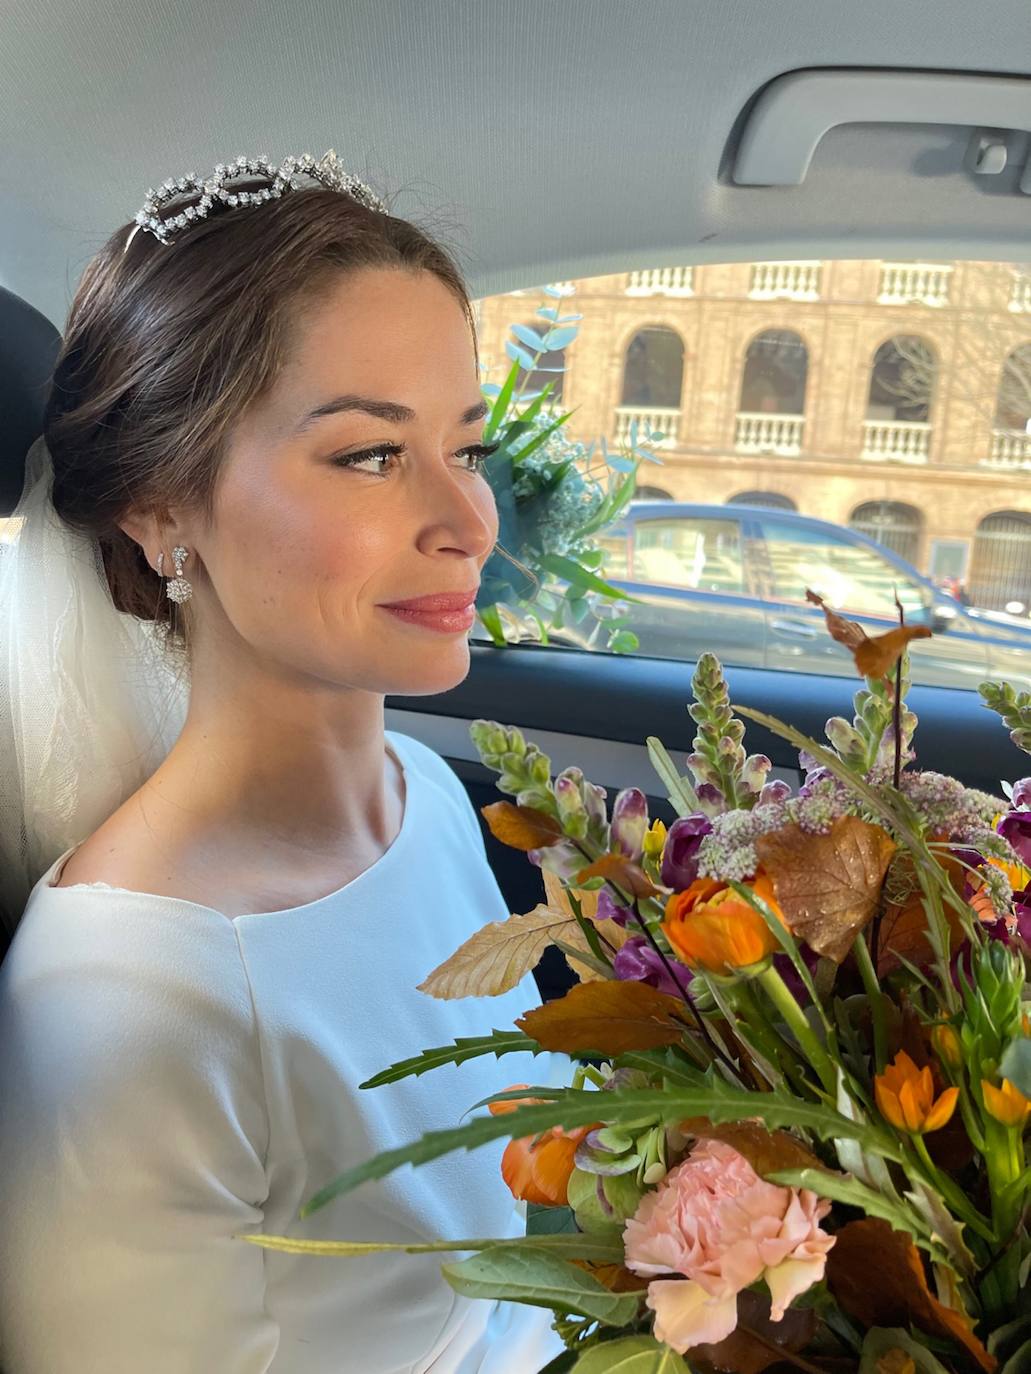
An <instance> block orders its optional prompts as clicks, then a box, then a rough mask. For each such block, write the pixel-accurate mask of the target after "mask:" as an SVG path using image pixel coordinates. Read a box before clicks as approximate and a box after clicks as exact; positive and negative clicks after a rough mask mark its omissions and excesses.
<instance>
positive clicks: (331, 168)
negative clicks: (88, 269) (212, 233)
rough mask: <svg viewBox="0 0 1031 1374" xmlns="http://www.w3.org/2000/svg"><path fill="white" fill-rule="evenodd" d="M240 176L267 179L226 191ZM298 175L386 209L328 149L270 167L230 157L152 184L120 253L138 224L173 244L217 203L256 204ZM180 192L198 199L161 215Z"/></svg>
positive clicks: (294, 186)
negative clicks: (204, 170)
mask: <svg viewBox="0 0 1031 1374" xmlns="http://www.w3.org/2000/svg"><path fill="white" fill-rule="evenodd" d="M240 177H247V178H249V179H251V180H253V179H255V178H266V179H267V180H268V181H270V182H271V183H272V184H271V185H270V186H264V187H261V188H260V189H259V190H256V191H255V190H252V191H234V190H231V189H230V188H229V186H228V185H227V182H229V181H235V180H238V179H239V178H240ZM300 177H310V178H312V179H313V180H314V181H317V182H320V183H321V184H322V185H323V186H326V187H328V188H329V190H331V191H343V192H344V193H345V194H346V195H349V196H351V197H352V199H354V200H357V201H358V202H359V203H360V204H362V205H365V206H367V207H368V208H369V209H370V210H380V211H382V212H383V213H384V214H385V213H386V210H387V207H386V205H384V203H383V201H382V200H380V198H379V197H378V196H377V195H376V194H375V193H374V192H373V191H371V190H370V189H369V187H368V186H366V184H365V183H364V182H363V181H359V180H358V178H357V177H356V176H352V175H351V173H350V172H346V171H345V170H344V168H343V167H342V166H341V164H340V162H339V160H338V159H337V155H336V153H335V152H334V151H333V149H332V148H330V149H329V151H328V152H327V153H325V154H324V155H323V157H321V158H320V159H319V161H318V162H316V161H315V159H314V158H313V157H312V155H311V153H304V154H302V156H301V157H285V158H284V159H283V161H282V162H281V163H280V164H279V166H278V167H273V166H272V164H271V162H270V161H269V160H268V158H267V157H238V158H237V159H236V161H235V162H229V163H224V162H220V163H219V164H218V166H217V167H216V168H215V170H214V172H212V174H211V175H210V176H209V177H207V178H206V179H205V180H203V181H201V180H200V179H199V178H198V177H196V176H194V174H193V173H192V172H188V173H187V174H186V176H183V177H178V178H169V180H168V181H165V182H162V184H161V185H160V186H159V187H158V188H157V189H156V190H155V189H154V187H151V188H150V189H149V190H148V191H147V198H146V200H145V201H144V202H143V208H142V209H141V210H139V211H138V212H137V214H136V216H135V220H136V224H135V227H134V228H133V230H132V232H131V233H130V234H129V237H128V238H127V239H126V241H125V248H124V249H123V250H122V251H123V253H124V252H126V251H127V250H128V248H129V244H130V243H132V241H133V239H134V238H135V236H136V234H137V233H138V232H139V231H140V230H141V229H145V230H146V231H147V232H148V233H151V234H153V235H154V237H155V238H156V239H158V240H159V241H160V242H161V243H165V244H168V243H173V242H174V241H175V231H176V230H179V229H184V228H185V227H186V226H187V225H188V224H194V223H195V222H196V221H197V220H201V219H205V218H206V217H207V215H208V214H209V212H210V211H211V210H212V209H213V208H214V207H215V206H216V205H219V204H221V206H223V207H228V208H229V209H233V210H235V209H238V208H239V207H241V206H252V205H261V204H263V203H264V202H265V201H269V200H278V199H279V197H280V196H281V195H283V194H284V193H285V192H287V191H291V190H293V191H298V190H301V188H302V185H303V183H302V182H301V181H300V180H299V178H300ZM184 195H199V196H200V200H199V201H198V203H197V204H196V205H188V206H187V207H186V208H185V210H183V211H181V212H180V213H179V214H177V215H172V216H170V217H169V218H168V219H165V220H163V219H161V218H160V216H159V214H158V211H159V210H160V209H162V207H163V206H165V205H167V204H168V203H169V202H170V201H172V200H176V199H178V198H179V197H180V196H184Z"/></svg>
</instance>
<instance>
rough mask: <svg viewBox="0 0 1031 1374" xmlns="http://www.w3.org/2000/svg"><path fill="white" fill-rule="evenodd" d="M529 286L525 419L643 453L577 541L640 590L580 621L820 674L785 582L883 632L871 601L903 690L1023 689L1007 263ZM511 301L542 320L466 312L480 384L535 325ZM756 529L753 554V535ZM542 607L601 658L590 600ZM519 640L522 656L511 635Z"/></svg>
mask: <svg viewBox="0 0 1031 1374" xmlns="http://www.w3.org/2000/svg"><path fill="white" fill-rule="evenodd" d="M550 285H551V286H553V287H554V288H555V289H556V290H558V291H559V292H560V294H561V295H562V296H563V297H568V299H563V300H562V301H561V310H562V313H563V315H565V314H566V313H568V314H570V315H573V316H574V318H575V319H576V321H577V324H576V336H575V338H572V339H571V340H569V341H567V343H566V344H564V345H563V346H561V347H558V348H556V347H554V339H552V340H551V345H550V346H547V345H546V346H545V349H544V350H543V351H542V352H541V353H540V355H539V357H538V358H537V361H536V363H533V364H532V366H533V367H534V368H536V369H538V370H536V371H534V372H533V373H532V378H533V380H534V383H535V386H536V387H537V388H538V389H539V387H540V386H543V385H544V384H546V383H549V382H550V383H553V384H555V387H556V390H555V403H554V404H553V405H552V406H551V407H550V409H549V410H548V413H549V414H550V415H551V416H552V417H553V418H557V417H558V416H559V415H560V414H566V413H567V412H571V413H570V414H569V418H568V420H567V421H566V422H565V425H564V428H563V433H564V434H566V435H568V437H569V439H570V440H572V441H575V442H576V443H577V444H580V445H583V446H584V447H585V448H587V447H590V446H592V445H595V444H596V443H597V441H599V440H601V441H603V443H604V444H607V446H608V448H609V450H611V451H612V452H613V453H618V452H620V451H622V452H623V453H624V455H625V454H626V453H627V452H628V451H629V449H628V444H629V439H630V436H631V435H632V434H636V435H637V436H638V439H641V436H642V435H643V436H647V435H648V434H650V433H652V432H661V435H662V436H663V437H662V438H659V439H656V440H655V441H653V442H649V441H648V440H647V439H645V443H646V444H647V446H648V447H649V448H650V450H651V452H652V454H653V456H654V458H655V459H656V460H658V461H656V462H654V463H651V462H648V463H643V464H642V466H641V468H640V469H639V471H638V474H637V481H638V488H637V495H638V496H639V497H640V498H642V501H641V502H639V503H638V506H637V511H636V513H634V518H633V519H625V514H626V513H625V512H624V513H623V514H621V515H620V516H618V518H619V519H620V520H621V521H624V523H622V524H621V526H620V533H619V535H618V537H617V536H616V534H615V533H614V532H613V534H612V535H611V537H610V536H609V535H607V534H606V531H605V530H604V529H600V530H598V531H597V534H596V536H595V541H596V544H597V545H598V547H597V548H596V549H595V554H598V552H599V550H600V558H599V561H598V562H597V563H595V564H594V567H595V569H596V570H597V571H598V572H599V573H600V575H601V576H603V577H604V578H607V579H609V580H610V581H611V582H615V583H617V584H619V583H634V584H637V585H638V586H640V585H641V584H644V585H645V586H647V588H648V589H649V591H648V594H647V596H646V598H645V601H637V602H636V603H634V602H619V603H612V602H611V601H610V602H608V603H601V611H599V612H598V614H599V618H600V617H601V615H602V614H603V613H605V614H608V616H609V617H610V619H611V621H612V622H613V623H615V622H617V621H618V623H619V624H620V625H623V626H624V627H625V630H626V631H627V640H628V641H631V640H632V641H633V644H635V645H636V648H635V649H634V648H632V650H631V651H633V652H637V653H640V654H642V655H647V656H667V657H671V658H685V659H690V658H691V656H692V655H695V654H697V653H698V652H700V651H701V650H702V649H706V648H708V649H712V650H713V651H714V652H715V653H716V654H717V655H719V656H720V657H721V658H722V659H723V660H724V662H725V663H727V664H728V666H730V665H733V664H734V663H735V662H739V663H752V664H754V663H759V664H765V665H766V666H768V667H781V668H784V669H788V668H790V669H795V670H797V671H799V672H820V671H826V670H827V669H826V668H825V666H824V665H826V664H827V663H828V662H829V659H828V652H827V649H826V645H825V643H824V640H823V636H822V631H821V629H820V626H819V619H820V618H819V616H811V615H810V611H812V610H813V608H811V607H809V608H807V609H806V612H805V614H804V615H800V614H798V611H799V609H800V608H802V607H804V606H805V601H804V597H805V588H806V586H807V585H808V586H811V587H812V588H813V590H815V591H819V592H821V593H822V594H823V595H824V596H825V597H826V599H827V600H828V602H830V603H831V604H832V605H833V606H835V607H837V608H839V609H841V610H842V611H844V612H846V613H848V612H852V613H854V614H856V615H870V616H874V617H878V618H886V619H890V620H891V621H892V622H893V623H894V622H895V621H896V620H897V612H896V610H895V606H894V591H895V590H896V589H897V591H898V593H899V597H900V600H901V602H902V605H903V608H904V613H905V616H906V619H907V620H908V621H911V622H915V623H923V624H925V625H927V626H928V627H929V628H930V629H931V630H932V632H933V640H925V641H921V644H922V649H921V653H920V655H919V656H918V655H917V654H916V652H914V655H913V663H912V665H911V666H912V672H913V681H914V682H915V683H920V682H926V683H930V684H934V685H941V686H955V687H960V688H964V689H967V690H969V689H971V688H973V687H976V685H977V682H978V681H979V680H982V678H983V677H996V678H1005V679H1007V680H1009V681H1012V682H1014V683H1015V684H1016V685H1018V686H1020V687H1024V688H1031V263H1012V262H975V261H945V262H942V261H939V262H925V261H892V262H888V261H881V260H879V259H855V260H852V259H840V260H825V261H817V260H813V261H782V262H776V261H764V262H751V263H749V262H733V263H719V262H706V263H702V264H678V265H676V266H668V267H646V268H641V269H638V268H636V267H635V266H634V265H633V264H628V265H627V268H626V270H624V271H620V272H613V273H607V274H604V275H601V276H593V277H587V278H580V279H576V280H570V281H565V282H555V283H551V284H550ZM535 299H536V300H537V301H539V302H540V304H541V305H545V304H550V305H555V304H556V302H555V301H554V300H553V299H549V298H548V297H545V296H543V295H542V294H541V287H539V286H532V285H527V286H526V287H524V288H522V289H520V290H517V291H509V292H504V293H501V294H498V295H495V296H491V297H488V298H484V299H481V300H479V301H477V302H476V303H475V309H476V326H477V335H478V341H479V350H480V359H481V363H482V365H483V369H484V374H485V375H484V380H485V381H487V382H490V383H493V384H495V385H496V386H497V388H498V389H500V384H501V383H503V382H504V380H505V377H506V374H507V373H508V370H509V368H510V366H511V362H512V360H513V358H514V357H516V356H517V355H516V353H514V352H512V351H511V350H512V346H513V335H512V330H513V328H521V327H522V326H524V325H526V324H527V323H529V328H525V329H523V339H522V345H520V346H522V347H523V352H524V355H525V352H526V349H525V344H526V337H525V336H526V335H528V334H530V335H531V336H532V330H533V329H541V330H543V329H544V328H545V326H546V322H547V316H546V315H543V316H541V312H539V311H538V316H540V317H539V318H536V319H534V318H532V317H533V315H534V301H535ZM566 332H567V333H568V332H569V331H566ZM516 337H517V338H518V337H519V336H516ZM542 339H543V334H542ZM531 352H533V350H531ZM528 361H529V359H528ZM533 389H534V388H531V391H533ZM559 456H561V455H559ZM587 471H588V468H587V467H585V469H584V472H585V475H586V473H587ZM643 500H650V501H656V502H659V501H661V502H662V503H663V506H662V509H661V511H659V510H656V511H655V512H654V515H653V517H652V519H649V518H648V516H647V515H646V514H645V513H644V512H643V511H642V510H641V504H643ZM678 507H682V508H683V509H679V510H678ZM739 511H740V512H741V514H740V521H739V517H738V515H737V514H736V512H739ZM699 512H703V513H702V514H700V513H699ZM721 512H725V514H723V513H721ZM746 512H750V513H746ZM780 513H784V516H786V517H787V518H782V516H781V514H780ZM767 517H768V518H769V521H770V522H771V523H769V524H768V525H767V528H768V531H769V535H770V538H769V543H770V545H772V547H771V548H767V546H766V542H765V541H764V540H763V539H762V538H759V537H755V538H753V530H755V533H756V535H757V536H758V528H757V526H755V524H754V523H753V522H755V521H758V520H760V519H762V520H766V519H767ZM792 517H797V518H798V524H797V525H796V524H795V521H794V519H793V518H792ZM778 521H779V522H780V523H779V524H778V523H773V522H778ZM821 522H822V526H827V525H830V526H832V527H837V528H838V529H840V531H841V533H842V536H843V537H842V539H841V541H840V542H838V541H835V540H834V539H832V538H829V537H828V535H827V533H826V529H825V528H821ZM529 523H530V524H531V525H532V526H533V528H537V527H538V524H541V525H543V523H544V522H541V521H539V515H538V513H537V512H536V511H535V512H534V513H533V521H531V522H529ZM774 534H776V536H777V537H776V539H774V538H773V535H774ZM850 536H854V539H850ZM882 550H883V551H884V552H885V553H886V554H888V555H891V556H892V557H888V558H885V559H884V560H883V561H880V560H879V554H880V551H882ZM893 560H894V561H893ZM654 588H663V589H668V590H664V592H663V595H661V596H657V595H655V594H653V592H652V590H651V589H654ZM554 591H555V588H554V587H552V588H548V587H547V586H545V587H544V588H543V589H542V592H541V596H540V600H539V606H540V609H541V617H540V618H541V621H542V622H543V624H542V629H546V633H547V636H548V642H549V643H550V644H552V645H556V646H563V647H566V648H568V649H569V650H570V651H571V652H574V651H587V650H590V651H595V652H604V651H605V650H606V647H607V644H608V631H607V630H606V631H605V633H604V634H602V633H595V632H594V631H593V630H589V629H588V628H587V627H588V626H590V625H591V624H593V622H591V621H589V620H588V619H586V618H585V617H586V613H587V610H588V609H589V610H590V611H591V612H592V613H593V612H594V611H595V605H596V602H595V600H594V599H593V598H594V597H595V596H596V595H597V592H596V590H595V591H591V590H587V591H586V592H585V593H584V595H583V596H582V598H581V600H580V601H579V602H578V603H577V604H576V606H575V610H576V616H578V617H579V619H577V618H576V617H574V616H568V617H566V619H565V621H564V622H561V623H559V624H558V625H557V626H556V625H555V624H554V621H553V618H554V616H555V614H556V613H557V612H556V606H559V603H560V598H559V597H556V596H555V595H554ZM716 597H722V598H723V599H722V600H720V601H719V604H718V606H717V607H715V609H714V598H716ZM692 598H693V599H692ZM645 602H646V603H647V604H645ZM606 606H607V608H608V609H607V611H606ZM560 621H561V617H560ZM606 623H607V622H606ZM474 633H475V634H480V631H479V630H477V631H474ZM523 633H524V631H523V630H522V629H519V630H517V631H516V634H517V637H521V636H522V635H523ZM485 634H486V631H485V630H484V631H483V632H482V635H481V637H482V636H483V635H485ZM525 637H526V638H527V639H531V638H532V639H542V638H543V635H542V634H539V633H538V631H537V627H536V626H535V625H533V624H531V621H530V618H527V623H526V629H525ZM918 657H919V660H920V661H919V662H918V661H917V660H918ZM842 661H843V663H845V660H844V659H843V660H842ZM847 667H848V664H847V663H845V668H847Z"/></svg>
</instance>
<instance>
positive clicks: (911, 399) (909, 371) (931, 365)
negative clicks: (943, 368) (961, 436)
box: [866, 334, 938, 424]
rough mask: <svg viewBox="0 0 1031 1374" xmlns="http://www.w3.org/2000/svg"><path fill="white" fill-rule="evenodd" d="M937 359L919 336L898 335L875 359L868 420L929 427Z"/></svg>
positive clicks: (883, 345)
mask: <svg viewBox="0 0 1031 1374" xmlns="http://www.w3.org/2000/svg"><path fill="white" fill-rule="evenodd" d="M937 370H938V359H937V356H936V354H935V352H934V349H933V348H932V347H931V345H930V344H929V343H928V342H927V341H926V339H921V338H919V337H918V336H917V335H916V334H899V335H898V336H897V337H896V338H894V339H888V341H887V342H886V343H882V344H881V346H880V348H879V349H878V350H877V352H876V353H875V354H874V356H873V366H872V367H871V369H870V392H869V396H868V398H867V405H866V418H867V419H868V420H888V421H895V422H896V423H900V422H901V423H909V424H913V423H917V424H926V423H928V422H929V420H930V418H931V403H932V401H933V400H934V385H935V378H936V374H937Z"/></svg>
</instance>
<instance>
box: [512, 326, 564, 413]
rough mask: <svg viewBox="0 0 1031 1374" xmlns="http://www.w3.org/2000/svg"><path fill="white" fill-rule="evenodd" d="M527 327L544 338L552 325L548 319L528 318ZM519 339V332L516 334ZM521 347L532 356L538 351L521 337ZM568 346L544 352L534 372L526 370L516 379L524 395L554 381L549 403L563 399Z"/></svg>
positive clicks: (540, 389)
mask: <svg viewBox="0 0 1031 1374" xmlns="http://www.w3.org/2000/svg"><path fill="white" fill-rule="evenodd" d="M523 327H524V328H525V329H532V330H533V332H534V333H535V334H536V335H537V336H538V338H541V339H543V338H544V336H545V334H546V333H547V332H548V330H549V329H550V328H551V327H552V326H551V325H550V324H549V322H548V321H547V320H542V319H537V320H527V321H524V325H523ZM515 337H516V338H517V339H519V336H518V334H517V335H516V336H515ZM519 347H520V348H525V349H526V351H527V352H528V353H529V354H530V357H531V358H532V357H533V355H534V354H535V353H536V352H537V350H536V348H531V347H530V345H529V344H526V343H523V341H522V340H521V339H519ZM568 353H569V349H568V348H556V349H549V350H548V351H547V352H545V353H542V354H541V356H540V357H539V358H538V359H537V366H536V367H535V368H534V370H533V371H532V372H524V373H523V375H522V376H521V377H519V378H517V379H516V386H517V388H519V389H520V390H521V391H522V394H523V395H524V396H532V395H533V394H534V393H535V392H537V391H543V390H544V388H545V387H546V386H547V385H548V383H549V382H554V384H555V385H554V386H553V387H552V389H551V392H550V394H549V395H548V403H549V404H551V405H554V404H555V403H556V402H558V401H561V399H562V384H563V382H564V381H565V380H566V377H565V367H566V363H567V354H568Z"/></svg>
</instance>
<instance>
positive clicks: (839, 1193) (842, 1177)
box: [766, 1168, 952, 1265]
mask: <svg viewBox="0 0 1031 1374" xmlns="http://www.w3.org/2000/svg"><path fill="white" fill-rule="evenodd" d="M766 1177H767V1179H768V1180H769V1182H771V1183H782V1184H784V1185H785V1186H786V1187H789V1188H808V1189H809V1190H810V1191H811V1192H813V1193H816V1195H817V1196H818V1197H829V1198H830V1199H831V1201H832V1202H846V1203H848V1204H849V1205H850V1206H852V1207H859V1208H861V1209H862V1211H863V1212H865V1213H866V1215H867V1216H869V1217H880V1218H881V1220H882V1221H886V1222H887V1223H888V1225H889V1226H891V1227H893V1228H894V1229H895V1230H896V1231H902V1232H903V1233H904V1234H905V1235H908V1236H911V1237H912V1239H913V1243H914V1244H915V1245H919V1246H920V1247H921V1248H922V1249H924V1250H926V1251H927V1253H928V1254H929V1255H931V1256H932V1258H933V1259H935V1260H937V1261H938V1262H939V1263H940V1264H948V1265H951V1263H952V1261H951V1259H950V1257H949V1254H948V1252H947V1251H946V1250H944V1249H942V1247H941V1246H940V1245H938V1244H936V1242H935V1241H934V1240H933V1239H932V1238H931V1235H930V1232H929V1230H928V1229H927V1227H926V1226H925V1224H924V1221H923V1218H919V1217H917V1216H916V1215H915V1213H914V1212H913V1210H912V1209H910V1208H909V1207H907V1206H905V1205H904V1204H901V1203H898V1202H894V1203H893V1202H892V1201H891V1200H890V1199H889V1198H886V1197H884V1196H882V1194H880V1193H879V1192H877V1190H876V1189H874V1188H868V1187H867V1185H866V1184H865V1183H860V1181H859V1179H857V1178H853V1177H852V1176H851V1175H849V1174H836V1173H832V1172H831V1171H830V1170H827V1169H812V1168H810V1169H778V1171H777V1172H776V1173H775V1174H767V1175H766Z"/></svg>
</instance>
